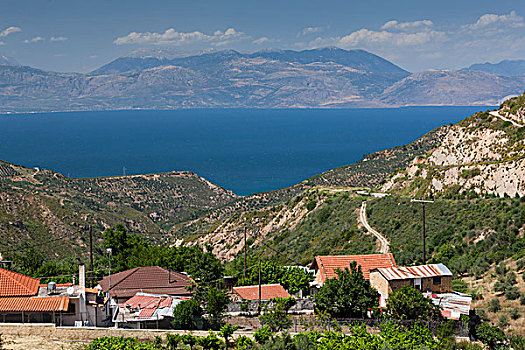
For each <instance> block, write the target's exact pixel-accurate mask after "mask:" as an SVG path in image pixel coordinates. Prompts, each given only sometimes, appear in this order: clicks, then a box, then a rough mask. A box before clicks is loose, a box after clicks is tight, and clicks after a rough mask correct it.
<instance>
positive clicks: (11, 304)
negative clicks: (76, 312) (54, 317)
mask: <svg viewBox="0 0 525 350" xmlns="http://www.w3.org/2000/svg"><path fill="white" fill-rule="evenodd" d="M68 306H69V298H68V297H45V298H44V297H42V298H39V297H3V298H0V312H2V311H3V312H22V311H24V312H35V311H67V309H68Z"/></svg>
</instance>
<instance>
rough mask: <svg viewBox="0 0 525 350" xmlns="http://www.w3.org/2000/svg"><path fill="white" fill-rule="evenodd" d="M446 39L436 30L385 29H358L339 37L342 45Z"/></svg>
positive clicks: (416, 42)
mask: <svg viewBox="0 0 525 350" xmlns="http://www.w3.org/2000/svg"><path fill="white" fill-rule="evenodd" d="M444 40H446V34H445V33H443V32H438V31H423V32H417V33H404V32H401V33H398V32H394V33H393V32H389V31H386V30H382V31H374V30H369V29H360V30H358V31H355V32H353V33H350V34H348V35H345V36H343V37H341V38H339V40H338V42H339V44H340V45H342V46H343V47H353V46H369V45H374V44H389V45H394V46H412V45H423V44H427V43H429V42H433V41H444Z"/></svg>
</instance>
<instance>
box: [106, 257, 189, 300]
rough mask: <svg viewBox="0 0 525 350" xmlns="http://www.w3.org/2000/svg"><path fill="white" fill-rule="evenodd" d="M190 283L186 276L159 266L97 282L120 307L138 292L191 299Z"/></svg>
mask: <svg viewBox="0 0 525 350" xmlns="http://www.w3.org/2000/svg"><path fill="white" fill-rule="evenodd" d="M191 283H192V280H191V278H190V277H188V276H187V275H186V274H183V273H180V272H175V271H171V270H167V269H165V268H162V267H159V266H146V267H136V268H134V269H131V270H126V271H122V272H119V273H115V274H112V275H109V276H104V278H103V279H102V280H101V281H99V282H98V284H99V285H98V288H100V289H101V290H102V291H103V292H105V293H108V294H109V296H110V297H111V299H112V301H113V302H114V303H115V304H116V305H120V304H122V303H124V302H126V301H127V300H129V299H131V298H132V297H133V296H135V294H137V293H139V292H141V293H150V294H158V295H169V296H176V297H191V296H192V294H193V293H192V292H191V291H189V290H188V287H190V286H191Z"/></svg>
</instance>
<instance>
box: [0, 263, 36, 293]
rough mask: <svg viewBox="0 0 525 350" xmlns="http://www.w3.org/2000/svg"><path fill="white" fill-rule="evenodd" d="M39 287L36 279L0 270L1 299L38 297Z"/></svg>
mask: <svg viewBox="0 0 525 350" xmlns="http://www.w3.org/2000/svg"><path fill="white" fill-rule="evenodd" d="M39 285H40V281H39V280H38V279H36V278H33V277H29V276H25V275H22V274H20V273H17V272H13V271H10V270H5V269H2V268H0V297H15V296H29V295H36V294H37V293H38V286H39Z"/></svg>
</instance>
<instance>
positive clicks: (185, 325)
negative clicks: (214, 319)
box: [172, 299, 204, 329]
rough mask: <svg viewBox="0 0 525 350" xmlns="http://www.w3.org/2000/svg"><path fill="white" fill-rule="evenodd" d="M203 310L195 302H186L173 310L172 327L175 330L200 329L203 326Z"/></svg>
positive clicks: (193, 300) (182, 302)
mask: <svg viewBox="0 0 525 350" xmlns="http://www.w3.org/2000/svg"><path fill="white" fill-rule="evenodd" d="M203 313H204V312H203V310H202V307H201V304H200V303H199V302H198V301H197V300H195V299H192V300H184V301H181V302H180V303H178V304H177V305H176V306H175V308H174V309H173V321H172V325H173V328H175V329H198V328H199V327H201V326H202V314H203Z"/></svg>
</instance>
